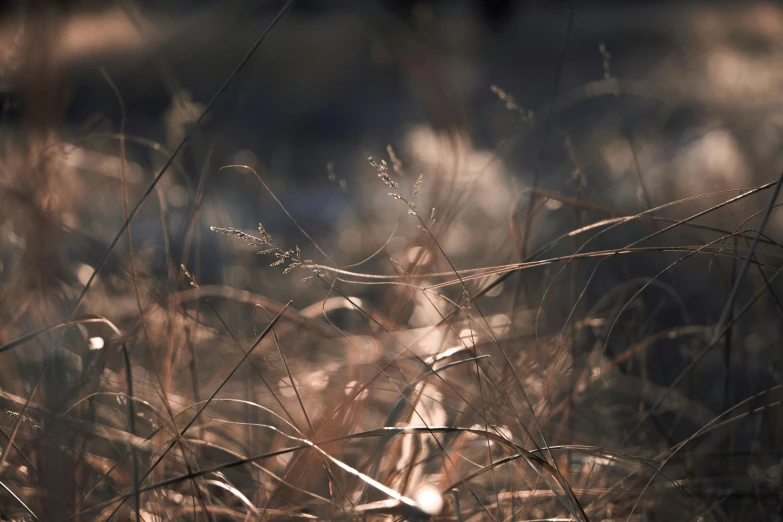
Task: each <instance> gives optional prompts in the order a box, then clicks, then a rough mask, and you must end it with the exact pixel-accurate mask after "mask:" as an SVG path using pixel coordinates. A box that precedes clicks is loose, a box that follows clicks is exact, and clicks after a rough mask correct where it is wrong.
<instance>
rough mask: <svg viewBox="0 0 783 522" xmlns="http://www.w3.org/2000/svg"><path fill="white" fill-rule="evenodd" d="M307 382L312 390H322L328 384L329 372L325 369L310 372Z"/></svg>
mask: <svg viewBox="0 0 783 522" xmlns="http://www.w3.org/2000/svg"><path fill="white" fill-rule="evenodd" d="M309 384H310V389H311V390H312V391H322V390H323V389H324V388H326V385H327V384H329V373H328V372H327V371H326V370H318V371H315V372H313V373H311V374H310V381H309Z"/></svg>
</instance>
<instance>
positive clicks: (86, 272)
mask: <svg viewBox="0 0 783 522" xmlns="http://www.w3.org/2000/svg"><path fill="white" fill-rule="evenodd" d="M92 272H93V268H92V267H91V266H90V265H86V264H84V263H81V264H80V265H79V268H77V269H76V279H78V280H79V282H80V283H81V284H83V285H86V284H87V281H89V280H90V276H92Z"/></svg>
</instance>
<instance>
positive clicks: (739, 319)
mask: <svg viewBox="0 0 783 522" xmlns="http://www.w3.org/2000/svg"><path fill="white" fill-rule="evenodd" d="M289 6H290V2H289V3H287V4H286V5H285V7H283V9H282V10H281V12H280V13H279V14H278V18H276V19H275V22H272V24H270V26H269V28H268V29H267V31H266V32H265V33H264V36H262V37H261V38H259V40H258V41H257V42H256V44H255V45H254V47H252V48H251V49H250V50H249V51H248V53H247V54H246V56H245V57H244V58H243V59H242V60H241V61H240V63H239V65H238V66H237V68H236V69H235V70H234V72H233V73H232V74H231V75H230V76H229V77H228V78H227V79H226V81H225V83H224V84H223V86H222V87H221V88H220V90H218V92H217V93H216V94H215V97H214V98H213V99H212V100H211V101H210V102H208V103H206V104H205V105H203V106H197V105H194V104H188V103H186V104H185V105H187V106H186V107H180V110H181V112H183V114H180V115H179V118H178V117H177V114H175V113H176V111H174V113H172V115H171V118H170V121H169V122H167V125H168V128H169V129H170V135H171V136H175V137H178V141H177V140H175V141H174V142H172V143H171V144H170V150H167V149H166V148H165V147H163V146H162V145H160V144H158V143H155V142H153V141H149V140H145V139H141V138H137V137H133V136H130V135H126V134H125V128H124V125H125V118H124V114H125V112H124V111H125V110H126V108H125V105H124V102H123V99H122V95H121V93H120V92H119V90H118V89H117V87H116V86H115V85H114V84H113V82H112V80H111V77H110V76H108V74H106V73H105V72H104V76H105V78H106V80H107V82H108V83H109V84H110V85H111V88H112V89H113V92H114V93H115V94H116V96H117V99H118V100H119V104H120V105H121V107H122V111H123V120H122V124H121V125H120V126H119V128H118V129H114V131H116V132H117V134H102V135H99V136H89V137H87V138H85V139H84V140H82V141H79V140H75V139H70V138H68V130H67V129H64V128H63V126H62V125H61V124H60V122H59V121H58V118H57V117H56V114H57V109H56V103H57V100H56V99H55V98H53V96H55V97H56V96H57V93H54V94H52V93H51V92H44V91H42V90H41V88H40V87H36V85H34V84H35V82H34V81H33V80H32V79H33V78H39V77H47V78H49V77H52V78H53V77H54V76H53V75H54V73H53V72H52V71H53V69H52V68H51V64H49V63H48V62H47V61H46V58H47V57H46V56H45V55H41V54H40V53H41V51H40V50H35V49H32V50H31V49H28V50H27V51H26V52H27V53H28V55H29V59H28V60H26V61H25V62H24V63H25V64H26V65H25V67H26V68H27V69H23V70H22V71H21V72H20V73H19V74H20V77H21V78H23V79H24V81H27V82H28V84H27V85H28V87H29V90H23V93H24V95H25V96H27V97H29V99H30V100H36V99H39V98H41V99H47V100H49V101H50V102H51V104H50V105H46V104H43V105H38V106H36V108H35V110H32V111H30V113H29V114H28V113H25V116H24V118H23V121H22V122H21V127H14V128H3V130H2V134H1V135H0V146H2V147H3V151H4V153H3V155H2V166H1V167H2V168H0V245H2V246H1V247H0V358H2V362H3V364H2V366H0V450H2V454H0V486H2V488H1V490H0V519H2V520H12V519H13V520H30V519H38V520H59V521H66V520H109V519H114V520H137V521H138V520H144V521H147V522H152V521H163V520H244V521H246V520H289V519H317V520H321V519H329V520H348V519H357V520H359V519H362V520H419V519H429V518H432V519H436V520H455V521H477V520H497V521H505V520H582V521H586V520H591V521H597V520H606V521H608V520H638V521H655V520H720V521H723V520H751V519H753V520H762V519H769V520H775V519H777V518H776V517H778V513H779V512H780V510H781V508H782V507H783V497H781V493H780V492H781V491H782V489H781V477H782V476H783V464H782V463H783V460H781V459H783V454H781V451H782V450H783V448H781V442H780V437H779V434H780V433H782V432H783V431H782V430H783V417H782V416H781V413H780V409H779V406H780V405H781V404H783V383H781V382H780V373H779V367H780V366H779V365H780V362H781V358H780V353H779V343H780V326H779V325H780V324H781V317H783V304H781V300H780V296H779V293H780V283H779V282H778V276H779V274H780V273H781V267H782V266H783V265H781V262H780V259H781V255H783V252H782V251H779V250H778V249H779V248H781V245H780V243H779V238H778V236H779V235H780V234H779V232H780V227H779V224H778V223H779V220H778V219H776V212H775V211H776V209H777V206H778V205H779V203H777V196H778V191H779V189H780V180H776V181H766V182H764V183H762V182H761V181H759V179H757V178H759V176H755V177H753V176H749V175H748V170H747V169H746V167H747V163H749V162H746V163H742V162H741V161H740V160H738V159H736V158H735V157H734V156H731V154H732V152H731V151H729V152H726V150H725V149H721V146H722V145H726V144H727V143H728V145H727V146H730V148H731V147H734V146H735V145H736V144H735V143H734V142H733V141H731V140H729V141H726V139H728V138H726V137H725V136H723V137H720V136H719V137H718V138H716V139H717V140H718V141H717V142H711V141H709V140H708V141H707V142H705V143H701V142H700V143H701V145H700V146H703V148H704V150H702V149H701V148H698V147H697V146H692V145H690V144H688V143H686V144H684V145H681V148H682V149H683V151H678V152H677V153H676V154H674V155H673V156H675V160H672V161H671V162H669V163H668V164H654V165H652V166H647V165H649V164H650V161H651V160H650V158H655V157H656V156H655V154H656V149H655V147H656V143H658V142H656V141H655V139H658V138H660V136H659V135H657V134H655V132H654V131H649V132H648V133H647V134H645V136H644V138H642V137H638V136H637V137H636V138H635V139H634V138H633V137H632V136H631V134H632V133H631V128H632V125H631V123H632V122H631V120H630V119H629V117H628V115H627V114H625V113H624V112H623V111H624V109H623V106H622V104H621V103H620V101H621V99H622V97H624V96H631V95H644V96H647V95H653V96H660V97H662V98H665V99H666V100H667V101H668V102H669V103H670V104H675V105H676V104H680V105H682V106H688V104H691V103H693V100H692V99H691V98H689V97H688V96H679V95H678V94H677V93H676V92H675V91H676V89H675V88H674V87H672V86H671V85H663V84H661V83H655V82H652V81H645V82H642V81H638V82H630V81H624V80H618V79H617V78H616V77H615V76H614V75H615V71H614V68H613V64H612V54H611V53H610V51H611V49H609V48H608V47H607V46H606V45H604V44H602V45H601V46H600V48H599V49H598V50H597V51H596V60H597V63H599V64H602V65H603V75H604V79H603V80H600V81H597V82H593V83H590V84H588V85H586V86H584V87H580V88H578V89H574V90H573V91H568V92H565V93H560V94H559V93H558V84H559V80H558V78H555V81H554V89H553V93H552V100H551V101H550V102H548V103H547V104H545V105H544V106H543V107H542V108H540V109H538V110H536V111H532V110H530V109H528V108H525V107H523V106H522V105H521V104H520V102H518V101H517V99H516V98H515V96H514V94H513V93H512V91H513V89H507V88H506V87H505V86H504V87H497V86H492V87H491V93H492V94H493V95H495V96H497V98H498V100H497V103H498V105H499V107H500V108H501V109H502V108H503V106H504V105H505V109H507V112H508V114H510V115H512V116H513V118H514V121H515V122H516V123H515V125H514V127H513V130H511V131H510V132H509V134H508V137H507V139H506V140H504V142H503V143H501V144H499V145H498V148H497V149H496V150H494V151H490V152H488V151H482V150H477V149H476V148H475V147H474V146H473V144H472V143H471V141H470V140H469V139H468V138H467V137H466V134H465V133H464V132H463V130H461V129H454V130H452V131H451V132H447V133H438V132H435V131H433V130H430V129H428V128H426V127H418V128H415V129H413V130H412V131H411V132H410V134H409V139H410V141H409V142H408V143H407V144H402V145H401V146H400V147H399V148H397V147H392V146H388V147H387V148H386V151H385V158H384V159H381V157H380V156H378V157H377V159H372V158H370V160H369V164H368V163H366V162H364V161H363V162H362V163H361V164H360V166H359V167H357V170H356V172H353V173H349V172H340V171H339V169H336V168H335V165H334V164H333V163H330V164H329V166H328V169H327V172H326V173H325V174H324V176H325V177H328V179H329V180H330V182H333V183H335V184H337V185H338V186H339V188H340V189H341V193H342V194H344V196H345V200H344V210H343V217H342V218H341V221H340V222H338V223H336V224H335V226H334V230H330V231H329V233H327V234H320V233H319V234H316V233H314V232H311V231H309V230H307V228H306V227H305V226H304V225H302V221H301V218H300V217H299V216H297V214H296V212H294V211H293V210H291V209H290V208H289V207H287V205H286V202H285V201H283V200H282V198H280V197H278V195H276V192H275V191H274V190H273V188H272V187H273V186H274V183H272V180H271V179H270V178H269V175H268V173H267V172H265V171H263V170H261V169H257V168H254V167H253V166H252V165H240V164H237V165H227V166H218V168H215V166H214V165H210V153H207V155H206V158H207V159H206V160H205V161H204V165H202V166H200V167H199V168H195V167H194V165H193V164H192V163H193V162H192V161H184V160H182V161H180V160H181V158H182V156H183V155H184V154H185V153H186V151H187V148H188V144H189V140H190V139H191V138H193V137H194V136H197V135H198V134H199V133H200V132H201V128H200V125H201V122H202V121H203V119H204V117H205V116H206V115H207V114H208V113H209V111H210V110H211V108H212V107H213V106H214V105H215V103H216V102H217V101H218V100H219V99H220V98H221V96H223V95H224V93H225V92H227V91H228V90H229V89H230V88H231V86H232V84H233V83H234V82H237V81H241V76H239V75H238V73H239V72H240V70H241V69H242V68H243V66H244V65H245V64H246V63H247V62H248V61H249V60H250V59H251V58H252V57H253V55H254V53H255V51H256V50H257V49H258V47H259V46H260V45H261V43H262V41H263V40H264V37H265V35H266V34H267V33H268V32H269V31H270V30H271V29H272V27H274V25H275V23H276V21H277V19H279V18H280V17H281V16H282V15H283V14H284V13H285V11H286V10H287V9H288V7H289ZM569 23H570V22H569ZM40 24H41V25H40V26H36V27H37V30H38V31H43V32H45V31H46V28H47V27H48V25H47V24H56V17H54V15H53V17H51V18H43V19H41V20H40ZM279 30H285V29H284V28H280V29H279ZM36 34H39V36H40V34H41V33H36V32H35V31H31V32H30V33H28V34H27V36H26V37H27V38H33V37H34V35H36ZM31 35H32V36H31ZM567 36H568V35H567ZM566 43H567V41H566ZM28 45H32V43H30V42H28ZM41 48H42V49H45V46H42V47H41ZM565 48H566V45H565V44H564V46H563V49H565ZM725 52H729V51H725ZM23 56H24V54H23ZM560 59H561V60H562V59H564V55H563V54H562V53H561V56H560ZM775 63H777V62H775ZM560 65H562V64H560ZM36 68H37V69H36ZM28 69H29V70H28ZM558 71H560V66H558ZM559 74H560V72H558V73H557V75H559ZM599 74H600V70H599ZM52 81H54V79H53V80H52ZM734 87H735V88H739V87H737V86H736V85H735V86H734ZM487 90H488V91H489V90H490V88H489V87H487ZM650 93H652V94H650ZM607 95H608V96H609V97H610V98H612V99H614V101H615V102H616V103H615V104H614V105H611V109H610V112H612V114H611V115H609V118H615V119H616V120H617V121H618V122H619V123H618V124H617V125H616V128H615V130H616V132H609V130H608V129H607V128H605V127H603V128H599V129H598V130H596V131H595V132H590V133H587V134H584V135H582V134H576V135H572V134H571V133H569V132H565V131H563V130H561V129H560V128H559V127H558V126H557V124H556V123H555V115H557V114H560V113H563V112H566V111H567V110H568V109H569V108H571V107H574V106H576V105H578V104H579V103H581V102H583V101H585V100H590V99H593V98H596V97H601V96H604V97H606V96H607ZM732 99H733V98H732ZM181 101H182V100H181V99H180V102H181ZM180 105H182V103H180ZM195 110H201V112H200V113H199V114H198V115H195V116H194V114H193V111H195ZM670 110H671V107H670V106H669V105H666V104H663V108H662V109H661V110H660V113H661V114H662V115H661V120H659V121H658V123H660V124H661V127H663V123H662V121H663V120H665V119H666V114H667V112H666V111H670ZM188 111H189V112H188ZM184 112H187V114H184ZM716 112H720V111H719V110H718V109H716ZM669 114H670V112H669ZM761 125H762V126H763V125H764V123H763V122H762V124H761ZM541 136H545V137H550V136H559V138H558V139H559V142H558V143H559V144H561V145H562V150H561V151H559V152H558V153H562V157H563V158H564V159H563V161H562V162H561V163H560V167H559V170H558V171H557V172H555V173H552V174H551V175H550V174H547V173H545V172H543V170H544V169H546V168H548V167H547V164H546V161H545V159H546V154H544V153H541V154H542V155H541V157H540V158H539V159H538V160H536V162H535V165H534V168H533V169H531V170H533V172H531V174H532V175H531V176H530V177H531V178H532V179H533V180H534V181H533V183H532V184H531V185H530V186H526V187H525V188H524V189H520V188H519V185H517V184H515V183H516V181H514V180H513V179H512V178H513V176H512V175H510V173H509V172H508V170H507V169H506V167H505V164H504V162H505V161H506V160H508V159H509V151H510V150H512V146H513V145H515V144H519V143H523V142H525V140H527V139H528V138H531V137H541ZM713 137H714V136H713ZM654 138H655V139H654ZM721 140H723V141H721ZM550 141H551V142H552V143H554V142H555V140H550ZM558 146H560V145H558ZM550 147H552V148H554V147H555V146H554V145H551V143H550ZM716 147H717V149H716ZM737 147H739V146H737ZM739 148H740V149H741V147H739ZM718 149H721V150H718ZM731 150H732V151H733V150H734V149H731ZM743 150H744V149H743ZM140 151H141V152H140ZM381 151H382V149H381ZM381 151H379V152H381ZM705 151H706V156H705ZM721 151H723V152H724V153H726V154H728V155H729V156H730V157H727V158H728V159H726V158H724V159H725V161H719V162H718V163H715V162H713V163H710V161H709V160H710V157H711V156H710V154H717V153H718V152H721ZM680 152H682V154H683V155H682V156H678V154H679V153H680ZM145 154H146V155H148V157H152V158H154V160H153V161H152V164H153V165H157V166H158V168H157V169H154V170H151V169H148V168H147V167H145V166H144V165H146V164H145V163H144V162H143V161H141V160H140V159H139V158H143V157H144V155H145ZM748 155H749V153H748ZM762 156H763V154H762ZM705 157H706V159H705ZM596 158H598V159H596ZM743 158H746V156H743ZM762 159H768V158H766V157H764V158H762ZM326 161H327V158H325V159H324V163H326ZM705 161H706V163H707V164H706V165H702V164H701V163H700V162H705ZM509 163H510V161H509ZM727 165H729V167H731V166H732V165H733V166H734V167H736V168H734V170H731V168H729V167H727ZM743 165H744V166H743ZM598 166H601V168H604V169H605V170H606V172H607V173H608V174H606V175H605V176H603V175H599V174H598V173H597V172H596V170H597V168H598ZM220 167H222V168H220ZM667 168H668V169H670V172H669V171H667ZM702 168H703V169H704V172H705V174H704V175H705V176H707V177H709V176H712V177H711V178H710V180H711V182H714V183H713V184H712V185H710V186H709V190H706V189H705V186H706V185H705V183H706V182H703V179H702V178H700V177H699V176H698V175H694V176H695V177H694V179H690V178H689V179H688V180H685V179H683V178H682V176H683V175H684V174H683V172H688V169H690V171H693V172H700V170H698V169H702ZM778 168H779V166H778ZM193 169H195V170H193ZM727 169H728V170H727ZM188 171H192V172H189V173H188ZM215 172H219V173H225V174H226V175H228V174H229V173H231V172H234V173H236V172H241V173H242V175H243V176H247V177H248V178H250V179H253V180H254V182H257V184H256V185H255V186H257V188H258V190H259V191H260V194H261V196H260V198H262V201H263V205H262V206H260V207H259V209H258V220H259V221H262V222H263V221H266V219H267V217H268V216H271V215H280V216H283V217H284V218H285V220H286V223H287V225H286V226H289V225H290V228H289V229H287V230H292V231H293V232H291V233H288V232H286V231H283V230H276V229H275V228H273V227H272V226H271V225H269V224H268V223H267V224H266V225H265V224H260V225H259V226H258V228H257V231H251V232H249V231H246V230H245V229H243V228H241V227H240V225H239V224H237V223H233V222H231V215H232V213H231V212H230V203H228V202H226V201H220V200H216V199H215V198H211V197H210V190H211V188H212V187H214V186H215V183H220V182H221V181H220V180H215V179H211V178H210V176H212V177H214V176H213V174H214V173H215ZM667 172H669V174H667ZM672 173H673V174H672ZM560 174H564V175H562V176H560ZM188 176H191V177H188ZM557 176H560V178H557ZM721 176H723V177H721ZM556 178H557V179H565V180H566V181H565V182H562V183H561V182H552V183H549V181H550V180H551V179H556ZM223 179H225V178H223ZM716 179H718V180H723V182H725V183H723V182H722V184H721V183H718V182H716V181H715V180H716ZM183 180H190V182H191V183H190V185H187V183H188V182H187V181H183ZM746 181H747V183H746ZM756 182H758V183H756ZM754 183H755V185H754ZM553 185H554V187H553ZM628 187H631V188H630V189H629V188H628ZM697 189H698V190H697ZM689 190H690V192H688V191H689ZM609 193H612V194H613V196H612V197H607V196H606V195H607V194H609ZM183 194H184V195H183ZM617 194H619V196H618V200H615V199H614V196H615V195H617ZM172 201H175V202H174V203H172ZM134 202H136V203H134ZM171 207H178V209H172V208H171ZM150 224H152V225H150ZM152 229H154V230H155V231H156V232H155V234H154V235H153V237H151V238H150V237H149V234H150V233H149V231H150V230H152ZM177 245H179V246H177ZM782 250H783V249H782ZM214 259H222V261H221V262H222V263H224V266H217V267H216V265H215V264H214V263H213V264H210V262H211V261H214ZM261 261H263V262H261Z"/></svg>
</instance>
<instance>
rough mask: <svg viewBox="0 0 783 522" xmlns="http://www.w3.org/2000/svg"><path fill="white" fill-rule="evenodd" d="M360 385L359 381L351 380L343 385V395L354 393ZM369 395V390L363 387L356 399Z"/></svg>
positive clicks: (360, 399) (359, 399)
mask: <svg viewBox="0 0 783 522" xmlns="http://www.w3.org/2000/svg"><path fill="white" fill-rule="evenodd" d="M360 387H361V385H360V384H359V381H351V382H349V383H348V384H346V385H345V395H347V396H350V395H353V394H354V393H356V392H357V391H358V390H359V388H360ZM368 395H370V390H368V389H367V388H365V389H363V390H362V391H361V392H360V393H359V394H358V395H357V396H356V399H355V400H357V401H362V400H364V399H366V398H367V396H368Z"/></svg>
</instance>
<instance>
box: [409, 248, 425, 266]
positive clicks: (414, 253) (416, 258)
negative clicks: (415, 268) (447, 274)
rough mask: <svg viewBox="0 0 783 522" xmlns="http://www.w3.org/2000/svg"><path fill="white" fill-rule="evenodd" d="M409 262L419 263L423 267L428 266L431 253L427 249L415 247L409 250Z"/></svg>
mask: <svg viewBox="0 0 783 522" xmlns="http://www.w3.org/2000/svg"><path fill="white" fill-rule="evenodd" d="M406 258H407V261H408V262H409V263H419V264H422V265H426V264H427V263H429V262H430V258H431V256H430V253H429V251H428V250H427V249H425V248H422V247H419V246H415V247H412V248H409V249H408V253H407V254H406Z"/></svg>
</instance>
